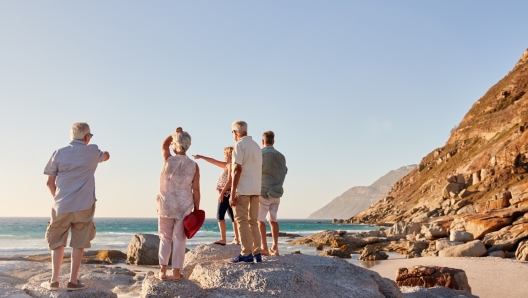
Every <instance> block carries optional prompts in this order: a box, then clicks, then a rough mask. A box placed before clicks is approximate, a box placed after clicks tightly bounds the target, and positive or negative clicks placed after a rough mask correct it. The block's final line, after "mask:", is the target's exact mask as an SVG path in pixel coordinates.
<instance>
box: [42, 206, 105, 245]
mask: <svg viewBox="0 0 528 298" xmlns="http://www.w3.org/2000/svg"><path fill="white" fill-rule="evenodd" d="M94 214H95V204H93V206H92V207H91V208H90V209H86V210H82V211H75V212H68V213H57V211H56V210H55V209H51V221H50V222H49V223H48V229H47V230H46V241H47V242H48V249H50V250H53V249H56V248H59V247H61V246H66V242H67V241H68V232H69V231H70V228H71V239H70V247H73V248H90V247H91V244H90V241H92V240H93V239H94V238H95V225H94V223H93V219H94Z"/></svg>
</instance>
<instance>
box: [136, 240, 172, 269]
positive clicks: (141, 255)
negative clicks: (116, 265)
mask: <svg viewBox="0 0 528 298" xmlns="http://www.w3.org/2000/svg"><path fill="white" fill-rule="evenodd" d="M158 251H159V236H158V235H154V234H136V235H134V236H132V239H131V240H130V243H129V244H128V247H127V250H126V263H127V264H129V265H159V261H158ZM170 259H171V258H169V260H170Z"/></svg>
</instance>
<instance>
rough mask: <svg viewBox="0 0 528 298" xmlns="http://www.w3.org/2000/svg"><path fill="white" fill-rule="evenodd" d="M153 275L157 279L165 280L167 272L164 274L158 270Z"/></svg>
mask: <svg viewBox="0 0 528 298" xmlns="http://www.w3.org/2000/svg"><path fill="white" fill-rule="evenodd" d="M154 277H155V278H156V279H159V280H162V281H165V280H167V274H166V273H165V274H164V273H162V272H161V271H160V272H158V274H156V275H155V276H154Z"/></svg>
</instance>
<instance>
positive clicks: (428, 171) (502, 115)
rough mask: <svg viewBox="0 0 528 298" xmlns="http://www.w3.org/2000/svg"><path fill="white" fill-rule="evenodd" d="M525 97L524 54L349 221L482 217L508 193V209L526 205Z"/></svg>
mask: <svg viewBox="0 0 528 298" xmlns="http://www.w3.org/2000/svg"><path fill="white" fill-rule="evenodd" d="M527 92H528V50H527V51H526V52H525V53H524V54H523V56H522V57H521V59H520V60H519V62H518V63H517V64H516V65H515V66H514V68H513V70H511V71H510V72H509V73H508V74H507V75H506V76H505V77H504V78H503V79H502V80H500V81H499V82H498V83H497V84H496V85H494V86H493V87H491V88H490V89H489V90H488V92H487V93H486V94H485V95H484V96H483V97H482V98H480V99H479V100H478V101H477V102H475V103H474V104H473V106H472V107H471V109H470V110H469V112H468V113H467V114H466V115H465V117H464V119H463V120H462V121H461V122H460V124H459V125H458V126H457V127H456V128H455V129H453V131H452V133H451V136H450V138H449V139H448V140H447V142H446V144H445V146H443V147H441V148H437V149H435V150H433V151H432V152H431V153H429V154H428V155H427V156H425V157H424V158H423V159H422V160H421V162H420V164H419V165H418V167H417V168H416V169H415V170H413V171H412V172H411V173H410V174H409V175H407V176H405V177H404V178H402V179H401V180H399V181H398V182H396V183H395V184H394V186H393V188H392V189H391V191H390V192H389V194H388V196H387V198H385V199H383V200H381V201H379V202H378V203H376V204H374V205H373V206H371V207H370V208H368V209H367V210H364V211H363V212H360V213H359V214H357V215H356V216H354V217H352V218H350V219H349V220H348V221H349V222H352V223H377V224H380V223H394V222H397V221H402V220H403V221H420V219H424V218H432V217H438V216H444V215H455V214H464V213H465V212H468V213H473V212H482V211H483V210H485V209H488V208H489V204H490V203H489V202H490V201H495V200H496V199H501V198H502V197H503V193H504V192H507V191H506V190H507V189H508V190H509V192H511V196H512V197H513V198H512V200H510V201H511V204H515V205H519V206H524V205H528V191H525V190H526V189H527V188H528V179H527V177H528V175H527V174H526V172H527V171H528V133H527V132H526V130H527V129H528V94H526V93H527ZM486 204H487V205H486ZM509 204H510V203H508V205H509ZM464 207H465V209H463V208H464ZM503 207H504V206H503ZM461 209H462V210H461ZM468 210H469V211H468Z"/></svg>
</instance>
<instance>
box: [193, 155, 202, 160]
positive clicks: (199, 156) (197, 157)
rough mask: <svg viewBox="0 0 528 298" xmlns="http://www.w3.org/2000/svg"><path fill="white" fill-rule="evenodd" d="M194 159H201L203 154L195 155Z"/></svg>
mask: <svg viewBox="0 0 528 298" xmlns="http://www.w3.org/2000/svg"><path fill="white" fill-rule="evenodd" d="M193 157H194V159H200V158H202V157H203V156H201V155H199V154H196V155H193Z"/></svg>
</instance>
